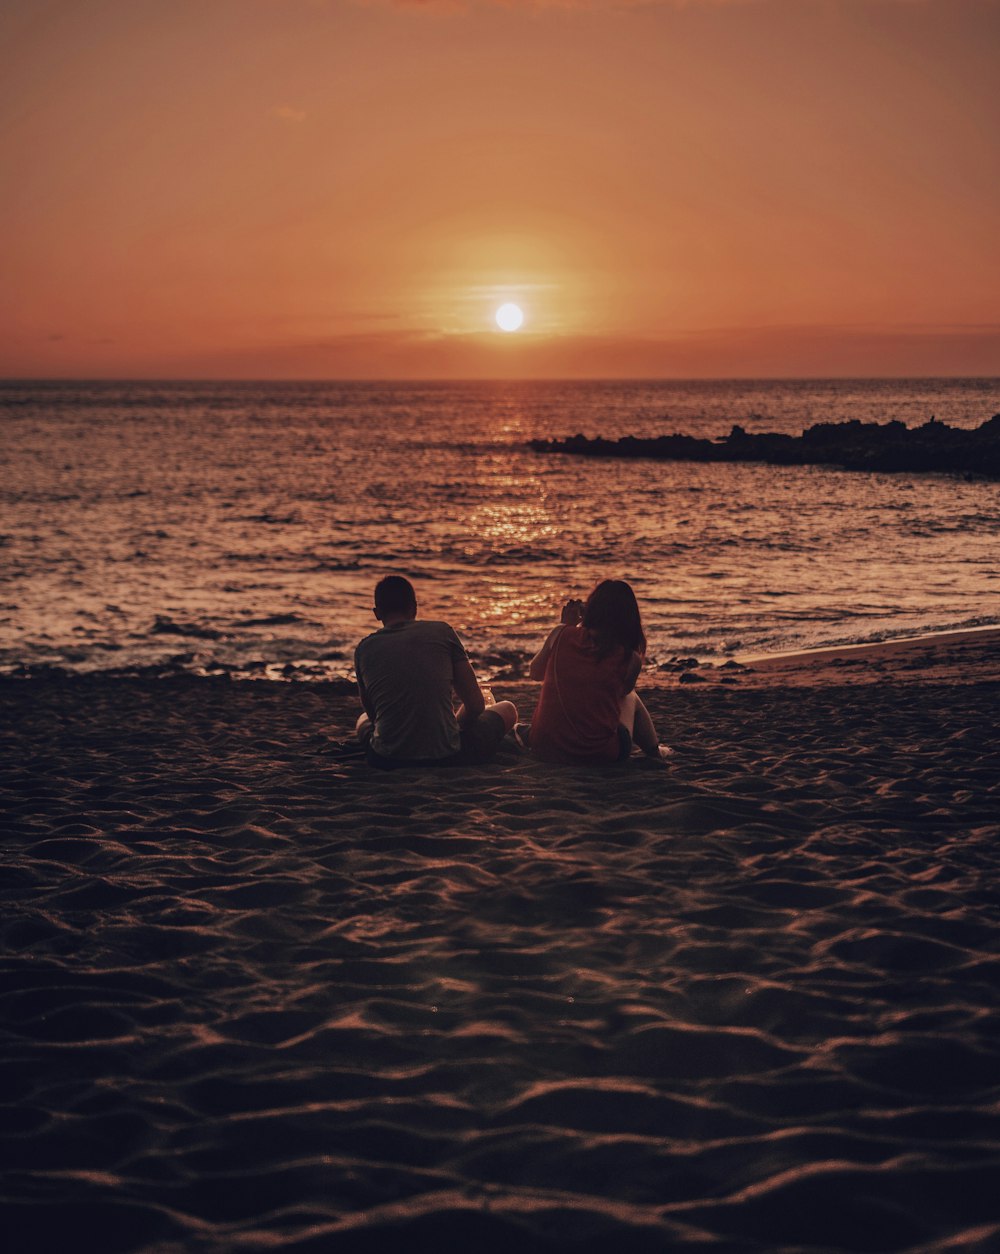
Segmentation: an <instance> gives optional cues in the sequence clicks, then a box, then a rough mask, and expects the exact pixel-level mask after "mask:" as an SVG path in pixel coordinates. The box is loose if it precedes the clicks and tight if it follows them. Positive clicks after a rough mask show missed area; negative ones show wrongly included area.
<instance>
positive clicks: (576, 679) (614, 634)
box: [354, 575, 670, 770]
mask: <svg viewBox="0 0 1000 1254" xmlns="http://www.w3.org/2000/svg"><path fill="white" fill-rule="evenodd" d="M374 614H375V617H376V618H377V619H378V620H379V621H380V622H381V623H382V627H381V628H380V630H378V631H375V632H373V633H372V634H371V635H370V636H366V637H365V638H364V640H362V641H361V643H360V644H359V645H358V647H357V649H356V650H355V654H354V666H355V670H356V672H357V677H358V691H359V694H360V696H361V704H362V706H363V707H364V711H365V712H364V714H362V715H361V717H360V718H359V719H358V725H357V733H358V738H359V739H360V741H361V743H362V744H363V745H364V748H365V756H366V758H367V760H368V762H369V763H370V764H371V765H372V766H374V767H379V768H381V769H382V770H392V769H394V768H396V767H405V766H411V767H412V766H467V765H475V764H479V763H483V762H488V761H489V760H490V759H491V758H492V757H493V756H494V754H495V753H496V751H497V749H498V748H499V747H500V744H501V742H502V741H503V739H504V737H505V736H506V735H507V734H508V733H513V735H514V737H515V739H516V740H517V742H518V744H519V745H520V746H521V748H522V749H526V750H528V751H529V752H531V753H532V754H533V755H534V756H536V757H538V758H541V759H542V760H543V761H546V762H562V763H574V764H577V765H603V764H607V763H610V762H621V761H624V760H625V759H627V758H628V757H629V755H630V754H631V752H632V746H633V744H635V745H637V746H638V747H639V749H641V750H642V752H643V753H645V754H646V755H647V756H648V757H652V758H660V757H665V756H666V755H667V754H668V753H669V752H670V751H669V750H668V749H667V748H666V747H665V746H662V745H660V744H659V743H658V740H657V736H656V729H655V728H654V726H653V722H652V719H651V718H650V717H649V712H648V710H647V709H646V707H645V706H644V705H643V703H642V701H641V700H640V699H639V696H638V694H637V693H636V691H635V682H636V679H637V678H638V676H639V672H640V670H641V669H642V664H643V659H644V657H645V653H646V637H645V634H644V633H643V630H642V620H641V618H640V615H639V606H638V605H637V603H636V599H635V593H634V592H633V591H632V589H631V588H630V587H629V585H628V584H627V583H625V582H623V581H622V580H620V579H605V580H603V581H602V582H601V583H599V584H598V585H597V587H596V588H595V589H594V591H593V592H592V593H591V594H590V596H589V597H588V598H587V600H586V602H583V601H576V600H572V601H568V602H567V603H566V605H565V606H564V607H563V611H562V621H561V622H560V623H559V625H558V626H557V627H554V628H553V630H552V631H551V632H550V633H549V635H548V637H547V638H546V640H545V643H544V644H543V645H542V647H541V649H539V651H538V652H537V653H536V654H535V656H534V657H533V658H532V659H531V662H530V664H529V667H528V674H529V676H530V677H531V678H532V679H537V680H541V684H542V690H541V694H540V696H539V699H538V706H537V708H536V710H535V716H534V718H533V720H532V722H531V723H530V725H529V724H527V723H518V721H517V718H518V714H517V709H516V707H515V706H514V704H513V703H512V702H510V701H494V700H493V694H492V693H491V692H490V691H489V689H485V690H484V689H482V688H481V687H480V686H479V681H478V680H477V679H476V673H475V671H474V670H473V669H472V664H471V663H470V661H469V659H468V656H467V655H466V652H465V649H464V647H463V646H462V642H461V641H460V640H459V638H458V636H457V635H456V633H455V631H454V629H453V628H452V627H450V626H449V625H448V623H444V622H440V621H438V620H436V619H423V618H418V617H417V596H416V593H415V592H414V590H413V585H412V584H411V583H410V581H409V580H408V579H404V578H403V577H402V575H388V576H386V578H385V579H382V580H380V581H379V583H378V584H377V585H376V588H375V608H374ZM453 694H457V695H458V698H459V701H460V702H461V704H460V705H459V707H458V709H457V710H456V709H455V708H454V699H453Z"/></svg>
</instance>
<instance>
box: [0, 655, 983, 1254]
mask: <svg viewBox="0 0 1000 1254" xmlns="http://www.w3.org/2000/svg"><path fill="white" fill-rule="evenodd" d="M751 666H752V669H742V668H739V667H731V668H728V669H711V670H710V669H708V668H698V670H697V672H695V673H697V675H698V679H695V680H692V679H690V678H688V679H684V678H683V675H682V673H678V674H665V675H663V676H661V677H660V679H659V681H658V683H659V686H656V687H650V686H649V684H647V685H646V687H645V688H644V695H646V697H647V698H648V703H649V705H650V708H651V710H652V712H653V714H654V717H655V718H656V719H657V721H658V723H659V725H660V727H661V733H662V736H663V739H665V740H667V741H669V742H670V743H672V744H674V745H676V746H677V748H678V753H677V755H676V756H675V758H674V759H673V760H672V761H671V763H670V765H669V766H668V767H667V768H665V769H664V768H660V767H658V766H657V765H655V764H653V763H649V762H646V761H645V760H642V759H638V758H636V759H634V760H633V761H632V763H631V764H630V765H629V766H628V767H626V768H624V769H620V768H619V769H615V768H609V769H607V770H602V771H595V772H586V771H583V770H577V769H554V768H550V767H545V766H542V765H540V764H538V763H535V762H533V761H531V760H530V759H527V758H525V757H522V756H521V755H519V754H518V753H517V751H516V750H515V748H514V747H513V745H509V746H505V747H504V749H503V750H502V752H501V755H500V757H499V759H498V761H497V762H496V763H495V764H493V765H492V766H491V767H488V768H482V769H479V768H477V769H472V768H467V769H461V770H453V771H448V772H432V771H411V772H398V773H396V774H393V775H390V776H384V775H381V774H374V773H372V772H370V771H369V770H368V769H367V768H366V767H365V765H364V763H363V761H362V760H361V759H360V758H358V757H357V756H356V755H354V754H353V752H352V750H351V747H350V745H349V743H348V735H349V730H350V727H351V725H352V724H353V719H354V716H355V713H356V710H357V707H356V703H355V699H354V697H353V696H352V695H351V694H350V693H348V692H346V691H345V690H344V689H343V687H342V686H338V685H335V684H332V685H306V684H291V685H281V684H267V683H252V682H247V683H227V682H223V681H212V680H199V679H191V678H175V679H170V680H159V681H157V680H147V679H131V680H130V679H117V680H107V679H105V680H101V679H87V678H77V679H58V678H53V679H50V680H41V679H36V680H24V681H6V682H2V683H0V706H2V710H3V737H2V746H0V750H2V756H0V806H2V811H3V830H4V871H3V881H2V890H0V891H2V900H3V913H2V922H0V935H2V941H3V949H2V959H0V970H2V981H0V1032H2V1039H3V1050H2V1057H0V1090H2V1091H0V1103H2V1105H3V1110H2V1116H0V1156H2V1171H3V1177H2V1193H0V1197H2V1204H3V1223H4V1226H5V1229H6V1232H7V1233H8V1240H7V1248H8V1249H10V1250H11V1251H32V1252H35V1251H48V1250H53V1251H54V1250H60V1251H61V1250H65V1249H67V1248H72V1249H76V1250H80V1249H87V1250H90V1249H93V1250H102V1251H107V1252H112V1251H124V1250H140V1249H141V1250H151V1251H161V1252H164V1254H166V1252H168V1251H187V1250H192V1251H212V1252H213V1254H221V1252H222V1251H229V1250H261V1249H272V1248H278V1249H283V1250H285V1249H294V1250H324V1251H325V1250H336V1251H337V1252H338V1254H340V1252H341V1251H348V1252H350V1254H354V1252H355V1251H375V1250H379V1251H383V1250H390V1251H394V1250H410V1249H414V1248H423V1247H427V1246H432V1247H434V1248H436V1249H439V1250H446V1251H450V1250H467V1249H470V1250H477V1251H493V1250H497V1251H499V1250H504V1251H506V1250H509V1249H510V1248H512V1247H513V1248H516V1249H518V1250H519V1251H522V1252H524V1251H533V1250H549V1249H572V1250H586V1251H606V1250H608V1249H619V1250H622V1251H647V1250H657V1251H659V1250H667V1249H670V1250H676V1249H687V1248H692V1249H694V1248H695V1247H697V1248H702V1247H703V1246H704V1245H705V1244H706V1243H708V1244H709V1245H710V1246H712V1245H714V1248H716V1249H720V1250H725V1251H742V1250H769V1251H770V1250H779V1251H789V1252H790V1251H819V1250H822V1251H839V1250H851V1251H855V1250H857V1251H883V1250H884V1251H890V1250H891V1251H913V1252H916V1251H932V1250H933V1251H937V1250H941V1251H944V1250H957V1249H961V1250H978V1251H986V1250H989V1249H994V1248H997V1247H998V1246H1000V1188H998V1184H997V1182H998V1179H1000V1107H998V1100H1000V957H998V951H1000V926H998V925H1000V890H998V888H997V884H998V880H1000V874H998V873H1000V840H998V837H1000V797H998V778H1000V772H998V769H997V764H998V761H1000V754H998V740H1000V736H998V732H997V728H996V723H997V710H998V708H1000V706H998V697H1000V683H998V679H1000V642H998V636H997V634H996V633H984V634H978V633H972V634H971V635H967V636H963V637H937V638H933V639H932V640H931V641H924V642H912V643H909V644H905V645H900V644H896V645H892V646H881V647H880V648H878V649H877V650H875V651H874V652H868V653H865V652H863V651H857V650H852V651H845V652H843V653H840V654H836V653H835V654H834V655H832V656H818V655H801V656H799V657H798V658H794V659H773V660H771V661H769V662H760V661H755V662H753V663H752V664H751ZM495 689H496V692H497V696H504V697H512V698H513V699H515V700H516V701H518V703H519V704H520V705H521V707H522V710H523V712H524V713H525V714H527V715H530V711H531V708H532V706H533V703H534V698H535V694H536V692H537V689H536V688H535V687H534V686H533V685H530V684H527V683H520V684H508V685H502V684H500V683H497V684H496V685H495Z"/></svg>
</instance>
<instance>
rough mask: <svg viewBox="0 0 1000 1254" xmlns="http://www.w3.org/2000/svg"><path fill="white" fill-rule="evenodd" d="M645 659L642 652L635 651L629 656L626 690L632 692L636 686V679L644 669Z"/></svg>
mask: <svg viewBox="0 0 1000 1254" xmlns="http://www.w3.org/2000/svg"><path fill="white" fill-rule="evenodd" d="M643 661H644V659H643V656H642V654H641V653H633V654H632V656H631V658H629V663H628V668H627V670H626V671H625V692H626V693H630V692H631V691H632V689H633V688H634V687H635V681H636V680H637V679H638V678H639V672H640V671H641V670H642V663H643Z"/></svg>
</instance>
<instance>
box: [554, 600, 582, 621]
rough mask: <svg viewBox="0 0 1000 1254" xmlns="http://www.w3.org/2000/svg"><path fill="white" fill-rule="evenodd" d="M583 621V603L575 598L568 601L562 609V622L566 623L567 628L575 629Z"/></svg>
mask: <svg viewBox="0 0 1000 1254" xmlns="http://www.w3.org/2000/svg"><path fill="white" fill-rule="evenodd" d="M582 619H583V602H582V601H579V600H577V599H576V598H575V597H574V598H573V599H572V600H570V601H567V602H566V604H565V605H564V606H563V608H562V615H561V618H560V622H562V623H565V625H566V626H567V627H575V626H576V625H577V624H578V623H579V622H581V621H582Z"/></svg>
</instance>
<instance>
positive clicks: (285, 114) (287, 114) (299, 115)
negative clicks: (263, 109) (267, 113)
mask: <svg viewBox="0 0 1000 1254" xmlns="http://www.w3.org/2000/svg"><path fill="white" fill-rule="evenodd" d="M271 117H272V118H278V119H279V120H280V121H282V122H291V123H299V122H304V121H305V120H306V111H305V109H296V108H293V106H292V105H289V104H283V105H275V106H274V108H273V109H272V110H271Z"/></svg>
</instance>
